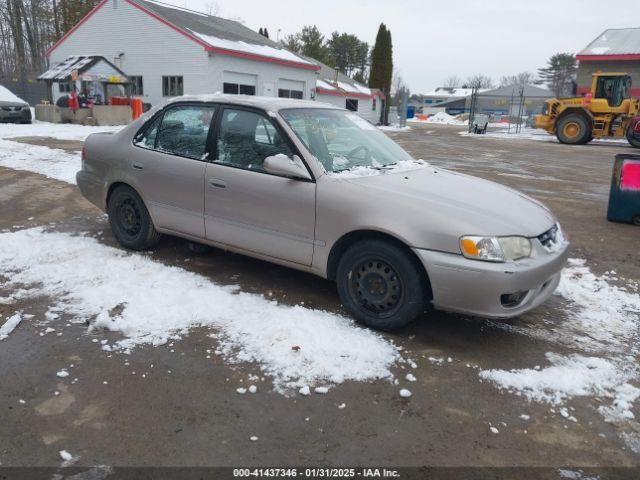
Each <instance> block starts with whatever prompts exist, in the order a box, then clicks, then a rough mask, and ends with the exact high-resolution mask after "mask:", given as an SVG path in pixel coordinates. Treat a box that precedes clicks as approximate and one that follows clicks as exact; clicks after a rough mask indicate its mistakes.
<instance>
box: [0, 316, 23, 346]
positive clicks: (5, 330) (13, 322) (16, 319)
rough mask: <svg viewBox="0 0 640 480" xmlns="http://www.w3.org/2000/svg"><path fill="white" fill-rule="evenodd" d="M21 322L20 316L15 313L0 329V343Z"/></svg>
mask: <svg viewBox="0 0 640 480" xmlns="http://www.w3.org/2000/svg"><path fill="white" fill-rule="evenodd" d="M21 321H22V314H21V313H19V312H18V313H16V314H15V315H13V316H11V317H9V318H8V319H7V321H6V322H4V324H3V325H2V326H1V327H0V341H2V340H4V339H5V338H7V337H8V336H9V335H11V333H12V332H13V331H14V330H15V329H16V327H17V326H18V325H19V324H20V322H21Z"/></svg>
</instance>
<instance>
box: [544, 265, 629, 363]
mask: <svg viewBox="0 0 640 480" xmlns="http://www.w3.org/2000/svg"><path fill="white" fill-rule="evenodd" d="M608 280H610V276H609V275H603V276H597V275H594V274H593V273H592V272H591V270H590V269H589V267H587V266H586V262H585V261H584V260H580V259H569V262H568V265H567V268H565V269H564V270H563V271H562V279H561V281H560V285H559V286H558V289H557V291H556V293H557V294H559V295H561V296H562V297H564V298H566V299H567V300H569V301H570V302H571V303H572V304H573V305H574V306H575V307H577V310H571V311H570V312H569V319H568V320H567V321H566V322H563V325H562V328H563V329H564V330H565V331H566V330H572V331H571V332H570V336H571V337H572V338H574V340H575V343H576V346H579V347H581V348H583V349H585V350H587V351H597V352H602V353H612V352H615V353H617V354H620V355H622V354H628V353H635V350H637V348H638V346H640V345H639V342H638V340H639V338H638V337H639V334H640V332H639V330H638V328H639V326H640V294H638V293H633V292H629V291H627V290H624V289H623V288H620V287H617V286H615V285H611V284H610V283H609V282H608ZM630 347H631V348H632V352H629V348H630Z"/></svg>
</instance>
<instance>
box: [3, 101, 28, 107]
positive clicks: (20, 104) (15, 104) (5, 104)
mask: <svg viewBox="0 0 640 480" xmlns="http://www.w3.org/2000/svg"><path fill="white" fill-rule="evenodd" d="M27 105H29V104H28V103H26V102H5V101H0V107H24V106H27Z"/></svg>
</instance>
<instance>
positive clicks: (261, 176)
mask: <svg viewBox="0 0 640 480" xmlns="http://www.w3.org/2000/svg"><path fill="white" fill-rule="evenodd" d="M77 181H78V186H79V187H80V190H81V191H82V194H83V195H84V196H85V197H86V198H87V199H88V200H90V201H91V202H92V203H94V204H95V205H97V206H98V207H100V208H101V209H103V210H104V211H106V212H107V213H108V215H109V222H110V224H111V228H112V230H113V233H114V235H115V237H116V238H117V240H118V241H119V242H120V244H121V245H122V246H124V247H125V248H129V249H133V250H145V249H150V248H152V247H154V246H155V245H156V244H157V242H158V241H159V240H160V238H161V235H163V234H166V235H176V236H180V237H184V238H186V239H189V240H191V241H195V242H200V243H204V244H208V245H212V246H215V247H220V248H223V249H226V250H230V251H234V252H239V253H242V254H245V255H250V256H253V257H257V258H261V259H264V260H268V261H270V262H274V263H278V264H281V265H285V266H288V267H291V268H295V269H299V270H305V271H308V272H311V273H314V274H316V275H319V276H321V277H324V278H328V279H331V280H335V282H336V284H337V289H338V293H339V296H340V299H341V300H342V302H343V304H344V306H345V307H346V308H347V309H348V310H349V312H350V313H351V314H352V315H353V317H354V318H356V319H357V320H358V321H360V322H362V323H364V324H366V325H369V326H371V327H374V328H378V329H383V330H391V329H396V328H399V327H402V326H404V325H406V324H407V323H409V322H411V321H412V320H414V319H415V318H417V317H418V316H420V315H421V314H422V313H423V312H424V311H425V310H426V309H428V308H429V307H431V306H432V307H434V308H436V309H442V310H447V311H454V312H461V313H465V314H469V315H475V316H481V317H490V318H506V317H513V316H517V315H520V314H522V313H524V312H526V311H528V310H530V309H532V308H535V307H536V306H538V305H540V304H541V303H542V302H544V301H545V300H546V299H547V298H548V297H549V296H550V295H551V294H552V293H553V291H554V290H555V288H556V286H557V285H558V282H559V280H560V271H561V269H562V268H563V266H564V264H565V261H566V258H567V248H568V243H567V242H566V240H565V239H564V236H563V233H562V229H561V228H560V225H559V224H558V221H557V219H556V218H555V217H554V215H553V214H552V213H551V212H550V211H549V210H548V209H547V208H546V207H545V206H544V205H542V204H541V203H540V202H538V201H536V200H534V199H532V198H530V197H528V196H526V195H524V194H522V193H519V192H517V191H515V190H513V189H511V188H507V187H505V186H502V185H499V184H496V183H492V182H489V181H486V180H482V179H479V178H474V177H471V176H468V175H463V174H460V173H455V172H452V171H447V170H444V169H441V168H435V167H433V166H431V165H429V164H428V163H427V162H424V161H422V160H416V159H414V158H412V157H411V155H409V154H408V153H407V152H406V151H404V150H403V149H402V148H401V147H400V146H398V145H397V144H396V143H394V142H393V141H392V140H391V139H390V138H388V137H387V136H386V135H385V134H384V133H382V132H381V131H380V130H378V129H377V128H376V127H374V126H373V125H371V124H369V123H368V122H366V121H365V120H363V119H362V118H360V117H359V116H358V115H356V114H354V113H352V112H349V111H347V110H343V109H339V108H336V107H334V106H331V105H324V104H320V103H318V102H312V101H301V100H287V99H278V98H260V97H248V96H229V95H213V96H202V97H180V98H176V99H173V100H171V101H169V102H168V103H166V104H164V105H162V106H160V107H157V108H155V109H154V110H152V111H151V112H149V113H148V114H146V115H145V116H143V117H142V118H140V119H138V120H137V121H135V122H133V123H131V124H130V125H128V126H127V127H125V128H124V129H123V130H121V131H119V132H117V133H113V134H94V135H91V136H89V138H88V139H87V141H86V143H85V146H84V150H83V159H82V170H81V171H79V172H78V174H77Z"/></svg>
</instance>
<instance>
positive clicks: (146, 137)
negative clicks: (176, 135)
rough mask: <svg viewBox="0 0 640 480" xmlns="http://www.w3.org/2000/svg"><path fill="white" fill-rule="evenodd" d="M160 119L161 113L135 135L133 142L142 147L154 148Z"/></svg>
mask: <svg viewBox="0 0 640 480" xmlns="http://www.w3.org/2000/svg"><path fill="white" fill-rule="evenodd" d="M161 121H162V115H160V116H159V117H157V118H156V119H155V120H154V121H153V122H151V125H149V127H148V128H147V129H145V130H143V131H142V133H139V134H138V135H136V137H135V138H134V139H133V143H134V144H135V145H137V146H139V147H142V148H151V149H153V148H155V146H156V138H157V136H158V127H159V126H160V122H161Z"/></svg>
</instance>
